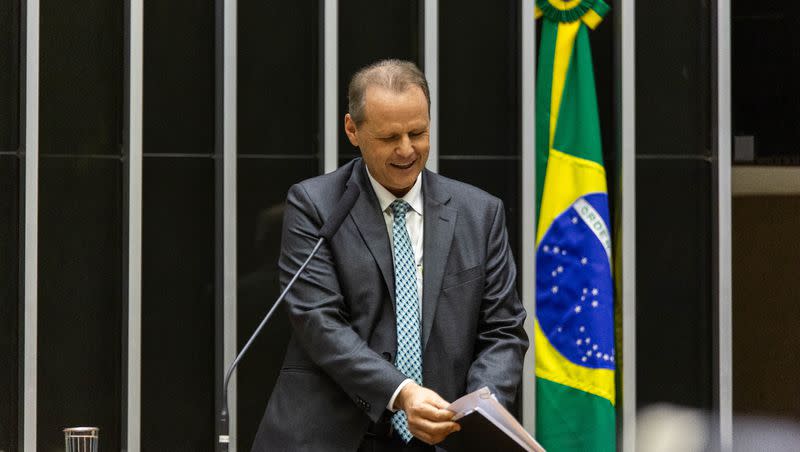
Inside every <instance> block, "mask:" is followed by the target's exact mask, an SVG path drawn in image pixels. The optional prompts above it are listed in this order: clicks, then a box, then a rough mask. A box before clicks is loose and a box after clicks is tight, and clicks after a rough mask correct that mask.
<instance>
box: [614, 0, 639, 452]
mask: <svg viewBox="0 0 800 452" xmlns="http://www.w3.org/2000/svg"><path fill="white" fill-rule="evenodd" d="M614 14H615V16H614V24H615V30H614V31H615V32H614V41H615V43H614V50H615V51H614V55H615V64H614V66H615V70H616V77H615V79H616V80H615V85H616V92H617V93H618V97H617V100H616V109H617V112H616V116H617V119H618V124H619V129H618V130H617V133H618V135H617V136H618V139H617V146H618V151H617V155H618V156H619V159H618V169H619V172H618V174H619V184H618V187H619V188H618V193H617V195H618V199H619V210H620V213H619V217H620V225H619V231H620V233H619V234H618V236H617V239H618V241H619V242H620V243H619V244H618V245H617V247H618V249H619V250H620V251H619V253H617V254H618V255H619V256H620V261H619V262H620V263H621V266H620V267H618V268H616V269H615V271H617V272H619V274H620V277H619V278H618V281H619V285H620V287H618V288H617V290H618V291H619V295H618V297H617V300H619V301H620V302H621V303H622V372H621V375H620V373H619V372H618V373H617V376H618V378H621V382H620V386H621V388H622V394H621V395H622V408H621V414H622V419H621V429H620V430H621V433H622V435H621V436H622V438H621V442H622V451H623V452H634V451H635V450H636V26H635V24H636V22H635V21H636V11H635V1H634V0H622V1H620V2H619V4H618V5H617V7H616V8H615V13H614Z"/></svg>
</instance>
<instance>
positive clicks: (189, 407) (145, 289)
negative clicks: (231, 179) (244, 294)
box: [141, 157, 216, 452]
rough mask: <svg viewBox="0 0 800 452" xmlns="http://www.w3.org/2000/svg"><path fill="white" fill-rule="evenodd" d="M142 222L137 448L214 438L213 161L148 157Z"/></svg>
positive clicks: (201, 443) (209, 443) (197, 446)
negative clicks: (139, 432) (139, 392)
mask: <svg viewBox="0 0 800 452" xmlns="http://www.w3.org/2000/svg"><path fill="white" fill-rule="evenodd" d="M143 171H144V175H143V181H144V186H143V199H142V202H143V206H144V213H143V217H142V220H143V224H142V237H143V248H142V430H141V431H142V450H143V451H154V452H160V451H164V450H170V451H187V452H189V451H211V450H213V444H214V428H213V426H214V419H215V418H214V394H215V390H216V387H215V385H214V343H215V339H214V338H215V336H214V334H215V333H214V162H213V160H212V159H209V158H187V157H175V158H171V157H169V158H168V157H147V158H145V161H144V167H143Z"/></svg>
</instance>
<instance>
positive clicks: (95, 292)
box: [37, 158, 122, 451]
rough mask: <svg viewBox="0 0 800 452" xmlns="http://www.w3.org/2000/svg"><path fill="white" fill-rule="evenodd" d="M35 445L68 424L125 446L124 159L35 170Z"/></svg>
mask: <svg viewBox="0 0 800 452" xmlns="http://www.w3.org/2000/svg"><path fill="white" fill-rule="evenodd" d="M39 169H40V171H39V187H40V189H39V288H38V292H39V293H38V299H39V308H38V309H39V321H38V330H39V344H38V358H39V359H38V368H39V375H38V425H37V429H38V430H37V431H38V434H37V436H38V438H37V439H38V446H37V448H38V449H39V450H46V451H51V450H61V449H62V448H63V447H64V434H63V433H62V432H61V429H63V428H64V427H66V426H83V425H92V426H97V427H100V429H101V432H102V435H101V443H100V447H101V448H102V449H103V450H114V449H119V448H120V426H121V422H120V401H121V388H122V386H121V372H122V362H121V360H122V357H121V344H122V334H121V331H122V289H121V288H122V237H121V231H122V228H121V222H122V202H121V201H122V194H121V186H122V172H121V166H120V162H119V160H118V159H97V158H42V159H41V161H40V162H39Z"/></svg>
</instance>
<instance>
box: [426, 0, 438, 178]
mask: <svg viewBox="0 0 800 452" xmlns="http://www.w3.org/2000/svg"><path fill="white" fill-rule="evenodd" d="M423 8H424V9H425V19H424V21H425V23H424V26H423V30H424V32H423V34H424V41H425V48H424V54H425V61H424V63H423V64H424V65H425V78H426V79H428V89H429V91H430V96H431V118H430V119H431V123H430V127H431V131H430V141H431V148H430V152H429V154H428V163H427V165H426V167H427V168H428V169H429V170H431V171H438V170H439V0H428V1H426V2H424V6H423Z"/></svg>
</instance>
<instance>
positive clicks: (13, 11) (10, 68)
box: [0, 0, 20, 447]
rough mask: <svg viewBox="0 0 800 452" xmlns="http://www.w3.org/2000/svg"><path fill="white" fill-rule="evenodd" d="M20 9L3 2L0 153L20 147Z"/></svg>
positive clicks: (16, 3)
mask: <svg viewBox="0 0 800 452" xmlns="http://www.w3.org/2000/svg"><path fill="white" fill-rule="evenodd" d="M19 11H20V4H19V0H11V1H4V2H0V62H2V64H0V152H7V151H16V150H17V147H18V146H19V76H20V70H19V50H20V45H19V43H20V27H19V21H20V14H19ZM0 447H2V444H0Z"/></svg>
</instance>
